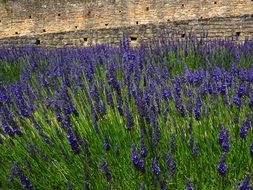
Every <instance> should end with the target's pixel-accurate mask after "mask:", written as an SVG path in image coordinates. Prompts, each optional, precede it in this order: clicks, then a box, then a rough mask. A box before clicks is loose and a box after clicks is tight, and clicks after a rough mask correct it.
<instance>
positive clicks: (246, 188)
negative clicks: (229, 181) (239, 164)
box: [240, 175, 253, 190]
mask: <svg viewBox="0 0 253 190" xmlns="http://www.w3.org/2000/svg"><path fill="white" fill-rule="evenodd" d="M252 189H253V187H252V185H251V183H250V176H249V175H247V176H246V177H245V178H244V180H242V182H241V183H240V190H252Z"/></svg>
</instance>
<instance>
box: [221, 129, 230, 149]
mask: <svg viewBox="0 0 253 190" xmlns="http://www.w3.org/2000/svg"><path fill="white" fill-rule="evenodd" d="M218 142H219V144H220V145H221V148H222V151H223V152H228V151H229V149H230V135H229V131H228V130H227V129H225V128H224V127H223V126H221V130H220V133H219V137H218Z"/></svg>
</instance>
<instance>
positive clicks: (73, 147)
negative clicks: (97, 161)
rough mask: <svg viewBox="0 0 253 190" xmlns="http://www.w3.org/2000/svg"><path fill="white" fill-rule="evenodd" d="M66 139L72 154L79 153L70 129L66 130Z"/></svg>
mask: <svg viewBox="0 0 253 190" xmlns="http://www.w3.org/2000/svg"><path fill="white" fill-rule="evenodd" d="M67 138H68V142H69V144H70V146H71V149H72V150H73V152H74V153H75V154H78V153H79V152H80V149H79V145H78V142H77V138H76V136H75V134H74V133H73V131H72V130H71V129H67Z"/></svg>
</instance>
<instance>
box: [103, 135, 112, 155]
mask: <svg viewBox="0 0 253 190" xmlns="http://www.w3.org/2000/svg"><path fill="white" fill-rule="evenodd" d="M104 149H105V150H106V151H108V150H110V149H111V145H110V143H109V139H108V135H107V134H106V135H105V137H104Z"/></svg>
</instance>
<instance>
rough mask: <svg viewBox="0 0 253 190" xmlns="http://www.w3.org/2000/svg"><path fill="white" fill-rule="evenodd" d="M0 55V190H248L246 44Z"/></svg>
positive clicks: (250, 98) (251, 83) (249, 44)
mask: <svg viewBox="0 0 253 190" xmlns="http://www.w3.org/2000/svg"><path fill="white" fill-rule="evenodd" d="M128 44H129V43H128V41H127V39H125V40H123V41H122V42H121V45H120V46H119V47H113V46H110V45H106V44H104V45H97V46H91V47H86V48H50V49H47V48H43V47H10V48H3V49H0V189H3V190H19V189H38V190H40V189H41V190H51V189H52V190H56V189H57V190H60V189H67V190H71V189H73V190H74V189H76V190H80V189H85V190H88V189H91V190H107V189H116V190H138V189H147V190H149V189H154V190H156V189H162V190H165V189H168V190H169V189H179V190H181V189H185V190H193V189H195V190H204V189H208V190H210V189H215V190H222V189H240V190H250V189H253V187H252V185H251V184H252V183H253V129H252V119H253V118H252V113H253V111H252V108H253V41H250V40H247V41H245V42H243V43H241V44H235V43H233V42H232V41H229V40H213V41H209V42H204V41H201V40H197V39H195V38H194V37H189V38H187V40H186V41H184V42H179V41H167V40H165V39H161V40H160V43H153V45H152V46H148V45H140V46H138V47H130V46H129V45H128Z"/></svg>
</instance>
